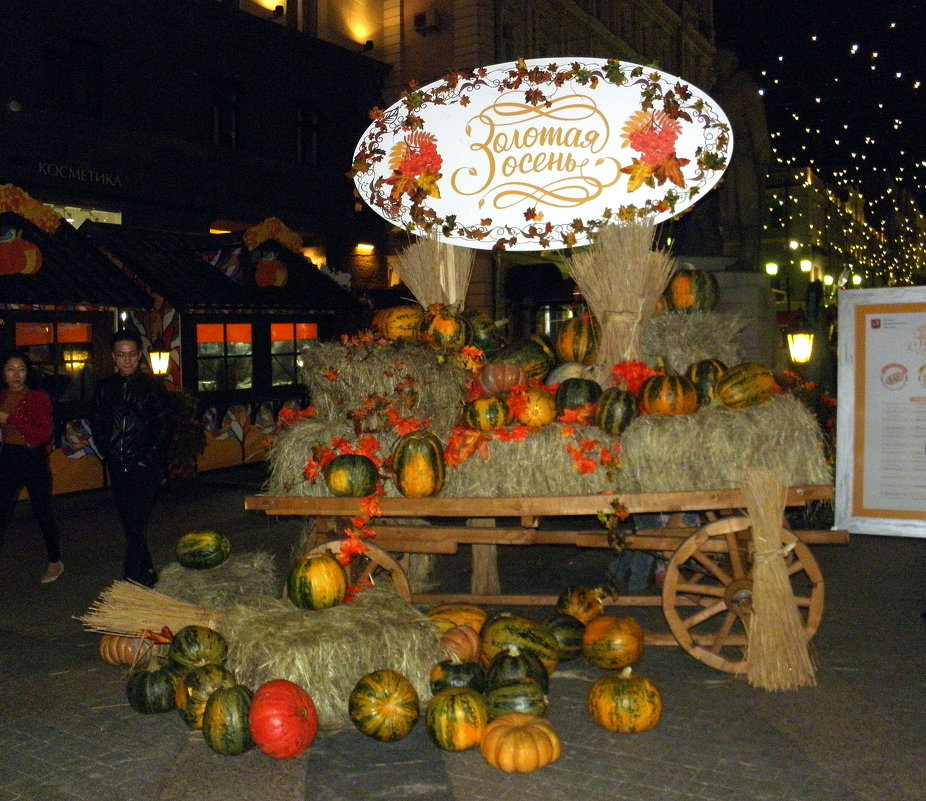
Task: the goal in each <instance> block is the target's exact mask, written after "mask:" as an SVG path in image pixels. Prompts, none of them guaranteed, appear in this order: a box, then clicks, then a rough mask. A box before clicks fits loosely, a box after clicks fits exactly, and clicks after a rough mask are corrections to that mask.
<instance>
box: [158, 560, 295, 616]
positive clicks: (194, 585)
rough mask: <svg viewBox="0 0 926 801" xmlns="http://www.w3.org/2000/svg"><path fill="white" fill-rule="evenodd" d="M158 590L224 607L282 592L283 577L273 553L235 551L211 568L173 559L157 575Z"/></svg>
mask: <svg viewBox="0 0 926 801" xmlns="http://www.w3.org/2000/svg"><path fill="white" fill-rule="evenodd" d="M157 591H158V592H162V593H164V594H165V595H169V596H171V597H172V598H176V599H177V600H179V601H187V602H188V603H191V604H196V605H197V606H204V607H207V608H210V609H224V608H225V607H226V606H229V605H231V604H247V603H249V602H251V601H254V600H257V599H260V598H272V597H276V596H279V595H280V579H279V578H278V577H277V571H276V562H275V560H274V558H273V554H270V553H266V552H263V551H258V552H253V553H236V554H232V555H231V556H229V557H228V559H226V560H225V561H224V562H222V564H220V565H218V566H216V567H213V568H210V569H209V570H191V569H190V568H187V567H183V565H181V564H179V563H178V562H171V563H170V564H169V565H166V566H165V567H164V569H163V570H162V571H161V573H160V575H159V576H158V583H157Z"/></svg>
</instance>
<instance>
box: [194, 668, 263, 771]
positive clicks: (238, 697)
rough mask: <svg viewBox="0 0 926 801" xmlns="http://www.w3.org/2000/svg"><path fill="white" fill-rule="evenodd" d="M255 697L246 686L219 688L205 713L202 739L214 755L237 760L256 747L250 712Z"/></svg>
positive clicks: (207, 702) (237, 685)
mask: <svg viewBox="0 0 926 801" xmlns="http://www.w3.org/2000/svg"><path fill="white" fill-rule="evenodd" d="M252 697H253V693H252V692H251V690H250V689H249V688H248V687H245V686H244V685H243V684H235V685H233V686H232V687H220V688H219V689H218V690H215V691H214V692H213V693H212V695H210V696H209V700H208V701H206V708H205V710H204V711H203V739H204V740H205V741H206V745H208V746H209V747H210V748H211V749H212V750H213V751H215V752H216V753H217V754H223V755H224V756H238V754H243V753H244V752H245V751H247V750H249V749H250V748H252V747H253V746H254V740H253V739H252V738H251V727H250V725H249V724H248V712H249V710H250V708H251V698H252Z"/></svg>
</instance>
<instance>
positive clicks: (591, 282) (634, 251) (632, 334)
mask: <svg viewBox="0 0 926 801" xmlns="http://www.w3.org/2000/svg"><path fill="white" fill-rule="evenodd" d="M655 230H656V229H655V226H654V225H653V224H652V223H650V222H646V221H642V222H634V223H629V224H626V225H616V224H613V223H612V224H608V225H604V226H602V227H601V228H599V229H598V234H597V236H596V238H595V241H594V243H593V244H592V246H591V247H589V248H588V250H585V251H583V252H581V253H577V254H576V255H575V256H573V257H572V258H571V259H570V260H569V263H570V269H569V272H570V274H571V275H572V277H573V279H574V280H575V282H576V285H577V286H578V287H579V289H580V290H581V292H582V294H583V296H584V297H585V300H586V301H587V302H588V307H589V309H590V310H591V313H592V314H593V315H594V317H595V319H597V320H598V322H599V324H600V325H601V341H600V342H599V343H598V356H597V360H596V367H595V370H594V375H595V378H596V379H597V380H598V382H599V383H601V384H602V385H607V383H608V380H609V378H610V371H611V367H612V366H613V365H615V364H617V363H619V362H625V361H636V360H642V356H643V346H642V338H643V329H644V327H645V325H646V323H647V322H648V321H649V319H650V318H651V317H652V316H653V312H654V311H655V308H656V303H657V301H658V300H659V296H660V295H661V294H662V292H663V290H664V289H665V288H666V284H668V282H669V278H670V277H671V275H672V273H673V271H674V270H675V259H674V258H672V256H671V255H670V254H669V253H668V252H667V251H663V250H658V251H654V250H653V237H654V235H655Z"/></svg>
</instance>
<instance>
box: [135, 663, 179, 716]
mask: <svg viewBox="0 0 926 801" xmlns="http://www.w3.org/2000/svg"><path fill="white" fill-rule="evenodd" d="M177 680H178V676H177V673H176V671H174V670H171V669H170V668H167V667H161V668H157V669H156V670H136V671H133V672H132V673H130V674H129V678H128V680H127V681H126V684H125V694H126V697H127V698H128V701H129V706H130V707H132V709H134V710H135V711H136V712H141V713H142V714H143V715H153V714H158V713H161V712H170V711H171V710H172V709H176V708H177V702H176V693H177Z"/></svg>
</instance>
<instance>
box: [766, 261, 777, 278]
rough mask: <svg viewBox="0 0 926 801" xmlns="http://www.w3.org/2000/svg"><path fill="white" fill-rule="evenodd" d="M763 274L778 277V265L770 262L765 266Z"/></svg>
mask: <svg viewBox="0 0 926 801" xmlns="http://www.w3.org/2000/svg"><path fill="white" fill-rule="evenodd" d="M765 272H766V273H767V274H768V275H778V265H777V264H775V262H773V261H770V262H769V263H768V264H766V265H765Z"/></svg>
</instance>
